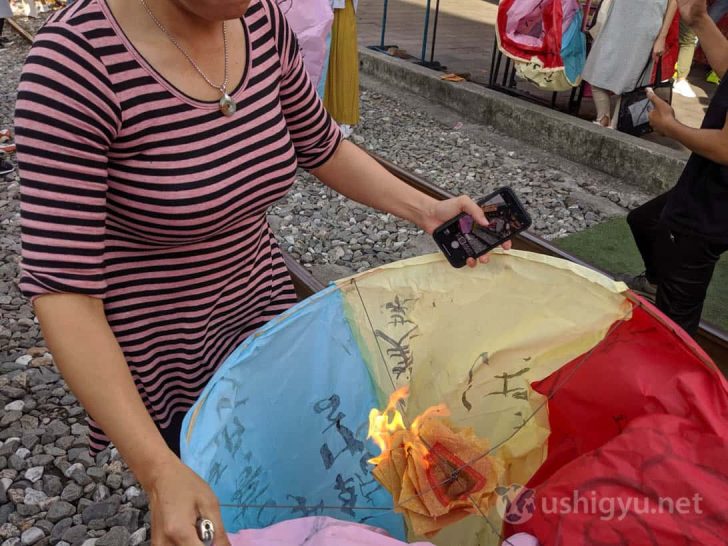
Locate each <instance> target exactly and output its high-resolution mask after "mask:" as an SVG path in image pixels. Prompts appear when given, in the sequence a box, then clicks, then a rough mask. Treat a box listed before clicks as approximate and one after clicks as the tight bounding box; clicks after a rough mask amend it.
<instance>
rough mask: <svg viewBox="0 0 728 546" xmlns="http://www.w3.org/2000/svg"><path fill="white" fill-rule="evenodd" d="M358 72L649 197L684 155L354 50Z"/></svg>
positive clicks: (677, 169)
mask: <svg viewBox="0 0 728 546" xmlns="http://www.w3.org/2000/svg"><path fill="white" fill-rule="evenodd" d="M359 59H360V64H361V69H362V71H363V72H364V73H365V74H368V75H371V76H373V77H375V78H377V79H379V80H381V81H384V82H385V83H387V84H390V85H392V86H394V87H400V88H404V89H406V90H408V91H410V92H413V93H416V94H418V95H421V96H423V97H425V98H428V99H431V100H433V101H436V102H438V103H440V104H443V105H445V106H447V107H449V108H452V109H454V110H456V111H458V112H460V113H461V114H463V115H464V116H466V117H467V118H469V119H471V120H473V121H476V122H478V123H484V124H487V125H491V126H492V127H494V128H495V129H496V130H498V131H500V132H502V133H505V134H506V135H508V136H511V137H513V138H516V139H518V140H521V141H523V142H527V143H529V144H532V145H534V146H538V147H539V148H541V149H542V150H546V151H549V152H552V153H554V154H558V155H560V156H562V157H565V158H567V159H569V160H571V161H574V162H575V163H579V164H582V165H586V166H588V167H590V168H593V169H597V170H600V171H602V172H605V173H607V174H609V175H611V176H614V177H615V178H619V179H621V180H623V181H624V182H626V183H628V184H632V185H634V186H636V187H638V188H640V189H643V190H645V191H648V192H651V193H659V192H661V191H664V190H666V189H668V188H670V187H672V186H673V185H674V184H675V182H676V181H677V179H678V177H679V176H680V173H681V171H682V169H683V167H684V166H685V161H686V159H687V154H686V153H683V152H679V151H676V150H671V149H669V148H666V147H664V146H661V145H659V144H655V143H653V142H648V141H645V140H642V139H639V138H635V137H632V136H630V135H626V134H624V133H619V132H617V131H610V130H605V129H601V128H599V127H597V126H595V125H594V124H592V123H590V122H588V121H585V120H582V119H579V118H577V117H574V116H570V115H568V114H564V113H562V112H557V111H554V110H551V109H549V108H546V107H544V106H540V105H538V104H533V103H530V102H528V101H525V100H521V99H517V98H513V97H509V96H508V95H505V94H503V93H499V92H497V91H493V90H492V89H488V88H486V87H483V86H481V85H477V84H474V83H470V82H463V83H451V82H446V81H442V80H441V79H440V75H441V74H440V73H438V72H435V71H433V70H429V69H427V68H424V67H421V66H418V65H415V64H413V63H411V62H408V61H404V60H402V59H397V58H394V57H389V56H386V55H384V54H382V53H378V52H375V51H372V50H370V49H367V48H363V47H360V48H359Z"/></svg>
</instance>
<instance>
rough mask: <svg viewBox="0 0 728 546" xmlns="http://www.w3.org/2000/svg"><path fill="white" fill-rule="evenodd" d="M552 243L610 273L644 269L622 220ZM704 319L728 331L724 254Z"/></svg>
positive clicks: (727, 273)
mask: <svg viewBox="0 0 728 546" xmlns="http://www.w3.org/2000/svg"><path fill="white" fill-rule="evenodd" d="M552 242H553V243H554V244H555V245H556V246H558V247H560V248H562V249H563V250H565V251H567V252H569V253H570V254H573V255H575V256H577V257H578V258H581V259H582V260H584V261H585V262H588V263H591V264H594V265H595V266H597V267H599V268H600V269H603V270H604V271H607V272H609V273H615V274H616V273H631V274H637V273H640V272H642V270H643V269H644V266H643V265H642V259H641V258H640V255H639V252H638V251H637V247H636V246H635V244H634V240H633V239H632V233H631V232H630V230H629V226H628V225H627V222H626V221H625V219H624V218H613V219H611V220H608V221H606V222H604V223H602V224H599V225H597V226H594V227H591V228H589V229H587V230H585V231H582V232H580V233H574V234H573V235H569V236H568V237H564V238H562V239H556V240H554V241H552ZM703 319H704V320H707V321H709V322H711V323H713V324H715V325H716V326H718V327H720V328H722V329H723V330H728V255H724V256H723V257H722V259H721V260H720V261H719V262H718V265H717V267H716V268H715V274H714V275H713V282H712V283H711V284H710V288H709V289H708V298H707V300H706V302H705V307H704V309H703Z"/></svg>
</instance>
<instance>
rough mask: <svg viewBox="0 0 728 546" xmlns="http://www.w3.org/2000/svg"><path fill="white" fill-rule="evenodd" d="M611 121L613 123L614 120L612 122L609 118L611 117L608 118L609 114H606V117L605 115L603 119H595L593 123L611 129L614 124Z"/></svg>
mask: <svg viewBox="0 0 728 546" xmlns="http://www.w3.org/2000/svg"><path fill="white" fill-rule="evenodd" d="M605 120H606V122H605ZM611 121H612V120H611V119H610V118H609V116H608V115H607V114H604V115H603V116H602V117H600V118H599V119H595V120H594V121H592V123H593V124H594V125H599V126H600V127H605V128H609V127H611V126H612V123H611Z"/></svg>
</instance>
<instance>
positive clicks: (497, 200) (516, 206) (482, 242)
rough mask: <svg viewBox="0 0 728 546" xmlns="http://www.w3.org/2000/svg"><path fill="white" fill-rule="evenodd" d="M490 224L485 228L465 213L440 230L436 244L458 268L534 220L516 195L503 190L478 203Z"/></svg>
mask: <svg viewBox="0 0 728 546" xmlns="http://www.w3.org/2000/svg"><path fill="white" fill-rule="evenodd" d="M478 205H480V207H481V208H482V209H483V212H484V213H485V216H486V218H487V219H488V221H489V224H488V225H487V226H481V225H480V224H478V223H477V222H475V220H474V219H473V217H472V216H470V215H468V214H461V215H460V216H458V217H457V218H454V219H453V220H451V221H450V222H448V223H446V224H444V225H443V226H441V227H440V228H438V229H437V230H436V232H435V234H434V236H435V241H436V242H437V244H438V245H439V246H440V248H441V250H442V251H443V252H444V253H445V255H446V256H447V258H448V260H450V262H451V263H452V264H453V265H454V266H455V267H462V266H463V265H465V263H466V261H467V259H468V258H477V257H479V256H482V255H483V254H485V253H487V252H489V251H490V250H493V249H494V248H495V247H497V246H498V245H501V244H503V243H504V242H505V241H508V240H509V239H511V238H512V237H513V236H514V235H516V234H517V233H519V232H521V231H524V230H525V229H527V228H528V227H529V226H530V224H531V221H530V218H529V216H528V214H527V213H526V211H525V210H524V209H523V206H522V205H521V204H520V203H519V202H518V199H517V198H516V196H515V194H514V193H513V192H512V191H511V190H510V189H508V188H503V189H501V190H499V191H498V192H496V193H494V194H492V195H491V196H489V197H487V198H485V199H483V200H481V201H479V202H478Z"/></svg>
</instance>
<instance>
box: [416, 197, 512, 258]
mask: <svg viewBox="0 0 728 546" xmlns="http://www.w3.org/2000/svg"><path fill="white" fill-rule="evenodd" d="M462 213H465V214H469V215H470V216H472V217H473V219H474V220H475V222H477V223H478V224H479V225H481V226H483V227H485V226H487V225H488V219H487V218H486V217H485V213H484V212H483V209H482V208H481V207H479V206H478V204H477V203H476V202H475V201H473V200H472V199H471V198H470V197H468V196H467V195H461V196H460V197H454V198H452V199H446V200H445V201H437V202H436V203H434V204H433V206H432V208H431V210H430V212H429V214H428V218H427V220H426V222H425V223H424V224H423V225H424V227H425V231H427V233H429V234H430V235H432V234H433V233H434V232H435V230H436V229H437V228H438V227H440V226H441V225H443V224H444V223H446V222H447V221H449V220H452V219H453V218H455V217H457V216H458V215H460V214H462ZM501 246H502V248H503V249H504V250H509V249H510V248H511V242H510V241H506V242H505V243H503V245H501ZM488 260H490V256H489V255H488V254H485V255H483V256H480V257H479V258H477V259H475V258H468V260H467V262H466V263H467V266H468V267H475V266H476V265H478V263H481V264H486V263H488Z"/></svg>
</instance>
